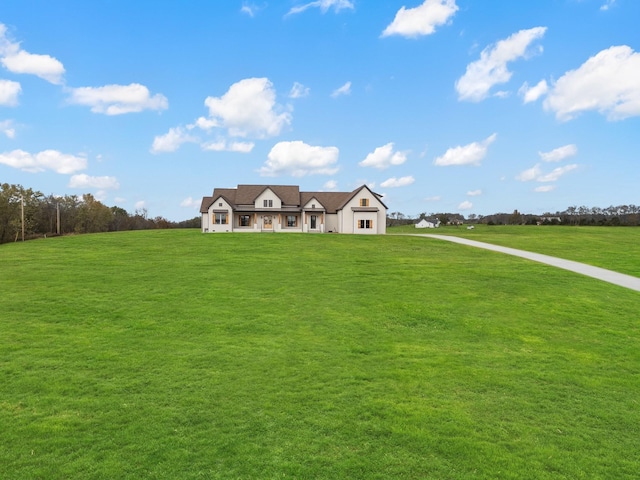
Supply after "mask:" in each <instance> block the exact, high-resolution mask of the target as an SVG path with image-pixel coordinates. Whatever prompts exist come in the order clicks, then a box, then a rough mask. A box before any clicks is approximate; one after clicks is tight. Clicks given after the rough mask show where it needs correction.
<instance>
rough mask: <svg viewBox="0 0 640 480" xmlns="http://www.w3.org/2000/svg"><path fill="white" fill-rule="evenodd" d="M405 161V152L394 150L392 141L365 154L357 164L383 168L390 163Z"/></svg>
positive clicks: (398, 163) (396, 163)
mask: <svg viewBox="0 0 640 480" xmlns="http://www.w3.org/2000/svg"><path fill="white" fill-rule="evenodd" d="M406 161H407V154H406V153H405V152H394V151H393V142H390V143H387V144H386V145H383V146H382V147H378V148H376V149H375V150H374V151H373V152H372V153H370V154H369V155H367V158H365V159H364V160H362V161H361V162H360V163H358V165H360V166H361V167H373V168H378V169H380V170H384V169H385V168H389V167H390V166H392V165H402V164H403V163H404V162H406Z"/></svg>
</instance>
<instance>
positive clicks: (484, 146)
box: [433, 133, 498, 167]
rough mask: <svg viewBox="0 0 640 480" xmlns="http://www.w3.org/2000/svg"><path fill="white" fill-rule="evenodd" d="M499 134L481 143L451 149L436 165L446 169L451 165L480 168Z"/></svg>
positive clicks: (435, 161)
mask: <svg viewBox="0 0 640 480" xmlns="http://www.w3.org/2000/svg"><path fill="white" fill-rule="evenodd" d="M497 136H498V135H497V134H495V133H494V134H493V135H490V136H489V137H487V138H485V139H484V140H483V141H481V142H473V143H470V144H468V145H464V146H458V147H453V148H450V149H449V150H447V151H446V152H445V154H444V155H442V156H441V157H438V158H436V159H435V160H434V162H433V163H434V165H438V166H441V167H446V166H450V165H476V166H479V165H480V163H481V162H482V160H483V159H484V157H486V155H487V151H488V149H489V145H491V144H492V143H493V142H494V141H495V139H496V138H497Z"/></svg>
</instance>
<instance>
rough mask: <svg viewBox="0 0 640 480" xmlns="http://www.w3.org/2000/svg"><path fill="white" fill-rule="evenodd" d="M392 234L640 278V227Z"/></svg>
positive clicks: (403, 229) (504, 227)
mask: <svg viewBox="0 0 640 480" xmlns="http://www.w3.org/2000/svg"><path fill="white" fill-rule="evenodd" d="M388 233H411V234H421V233H428V234H436V235H437V234H442V235H454V236H459V237H465V238H469V239H471V240H477V241H479V242H487V243H493V244H495V245H501V246H504V247H511V248H518V249H521V250H527V251H530V252H536V253H542V254H545V255H551V256H554V257H560V258H566V259H567V260H574V261H576V262H582V263H587V264H589V265H594V266H596V267H601V268H607V269H609V270H614V271H616V272H620V273H626V274H627V275H633V276H635V277H640V228H638V227H570V226H544V225H540V226H536V225H475V226H474V229H473V230H467V229H466V228H465V226H461V227H452V226H448V227H440V228H438V229H417V228H415V227H414V226H413V225H407V226H402V227H393V228H390V229H389V232H388Z"/></svg>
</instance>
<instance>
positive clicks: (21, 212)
mask: <svg viewBox="0 0 640 480" xmlns="http://www.w3.org/2000/svg"><path fill="white" fill-rule="evenodd" d="M20 218H21V219H22V241H23V242H24V195H20Z"/></svg>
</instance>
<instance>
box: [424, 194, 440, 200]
mask: <svg viewBox="0 0 640 480" xmlns="http://www.w3.org/2000/svg"><path fill="white" fill-rule="evenodd" d="M440 200H442V197H441V196H440V195H435V196H433V197H427V198H425V199H424V201H425V202H439V201H440Z"/></svg>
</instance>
